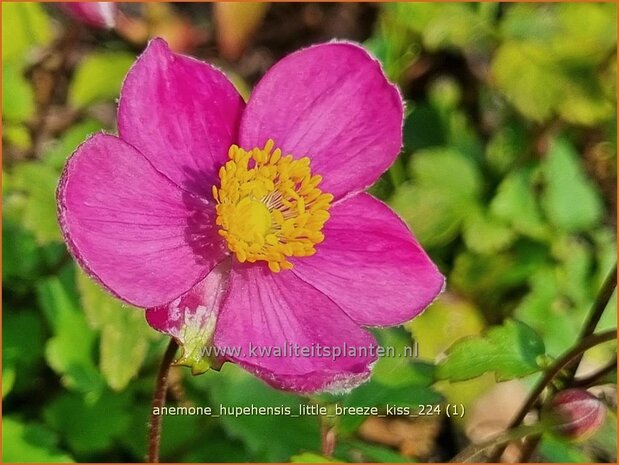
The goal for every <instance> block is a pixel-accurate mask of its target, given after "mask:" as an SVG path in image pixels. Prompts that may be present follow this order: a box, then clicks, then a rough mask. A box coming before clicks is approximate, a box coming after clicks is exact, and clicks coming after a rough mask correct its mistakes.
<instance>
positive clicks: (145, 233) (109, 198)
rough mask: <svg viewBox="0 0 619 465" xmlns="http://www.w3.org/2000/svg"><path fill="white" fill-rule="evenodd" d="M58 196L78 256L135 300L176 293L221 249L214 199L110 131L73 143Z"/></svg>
mask: <svg viewBox="0 0 619 465" xmlns="http://www.w3.org/2000/svg"><path fill="white" fill-rule="evenodd" d="M57 196H58V216H59V222H60V226H61V229H62V232H63V234H64V237H65V240H66V242H67V244H68V245H69V249H70V250H71V252H72V253H73V255H74V256H75V258H76V259H77V261H78V262H79V263H80V265H82V267H83V268H84V269H85V270H86V272H87V273H88V274H90V275H91V276H92V277H94V278H95V279H97V280H98V281H100V282H101V283H102V284H103V285H104V286H105V287H106V288H108V290H110V291H111V292H112V293H114V294H115V295H117V296H118V297H119V298H121V299H123V300H126V301H127V302H130V303H132V304H134V305H137V306H139V307H152V306H156V305H161V304H163V303H167V302H170V301H172V300H174V299H175V298H177V297H178V296H179V295H181V294H183V293H184V292H185V291H187V290H188V289H190V288H191V287H192V286H193V285H194V284H195V283H196V282H198V281H200V280H201V279H202V278H204V276H206V274H207V273H208V271H209V270H210V269H211V268H213V266H215V264H217V263H218V262H219V261H221V259H222V257H223V256H224V251H223V244H222V243H221V241H220V240H219V238H218V235H217V233H216V230H215V226H214V219H213V215H214V211H213V208H212V206H210V205H208V204H207V203H206V202H205V201H204V200H201V199H200V198H198V197H196V196H194V195H192V194H189V193H187V192H185V191H182V190H180V189H179V188H178V187H177V186H176V185H175V184H174V183H172V182H171V181H170V180H168V179H167V178H165V177H164V176H162V175H161V174H159V173H158V172H157V171H156V170H155V169H154V168H153V167H152V165H151V164H150V163H149V162H148V161H147V160H146V159H145V158H144V157H143V156H142V155H141V154H140V153H139V152H138V151H137V150H135V149H134V148H133V147H131V146H130V145H128V144H127V143H126V142H123V141H122V140H120V139H118V138H116V137H114V136H110V135H106V134H97V135H95V136H94V137H92V138H90V139H88V140H87V141H86V142H84V143H83V144H82V145H81V146H80V147H78V149H77V150H76V152H75V153H74V154H73V156H72V157H71V158H70V159H69V161H68V162H67V164H66V166H65V170H64V172H63V174H62V177H61V180H60V185H59V187H58V194H57Z"/></svg>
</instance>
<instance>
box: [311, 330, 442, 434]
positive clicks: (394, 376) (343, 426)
mask: <svg viewBox="0 0 619 465" xmlns="http://www.w3.org/2000/svg"><path fill="white" fill-rule="evenodd" d="M378 339H379V342H380V344H381V346H382V347H385V348H387V347H390V348H391V347H392V348H393V349H394V354H391V355H387V354H386V355H384V356H383V357H381V358H380V359H379V360H378V362H376V365H375V367H374V370H373V374H372V377H371V378H370V380H369V381H368V382H366V383H364V384H362V385H361V386H359V387H357V388H355V389H353V390H352V391H351V392H349V393H347V394H344V395H343V396H341V395H336V394H324V395H322V396H320V399H321V401H322V402H326V403H338V404H342V405H345V406H349V407H378V408H380V409H384V408H386V406H387V405H395V406H401V407H409V408H410V409H411V411H412V412H416V411H417V408H418V406H419V405H422V404H423V405H427V404H438V403H440V402H441V401H442V400H443V398H442V396H441V395H440V394H439V393H437V392H436V391H434V390H433V389H432V387H431V386H432V384H433V383H434V381H435V377H434V368H435V367H434V365H432V364H429V363H425V362H418V361H416V360H415V359H414V358H411V355H406V354H407V352H406V351H405V348H406V347H408V348H409V349H411V347H412V346H411V341H410V338H409V337H408V335H407V334H406V333H405V332H404V331H401V330H386V331H381V332H380V334H378ZM410 353H411V354H412V350H411V352H410ZM365 418H366V417H364V416H361V415H355V416H353V415H345V416H342V417H340V418H338V431H339V432H340V433H342V434H350V433H353V432H354V431H356V429H357V428H358V427H359V426H360V424H361V423H362V422H363V421H364V419H365Z"/></svg>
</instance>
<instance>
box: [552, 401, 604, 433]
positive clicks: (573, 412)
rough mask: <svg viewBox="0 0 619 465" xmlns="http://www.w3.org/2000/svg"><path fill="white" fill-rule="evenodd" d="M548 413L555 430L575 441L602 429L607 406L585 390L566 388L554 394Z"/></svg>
mask: <svg viewBox="0 0 619 465" xmlns="http://www.w3.org/2000/svg"><path fill="white" fill-rule="evenodd" d="M548 413H549V414H550V421H551V425H552V428H553V430H554V431H555V432H557V433H559V434H560V435H562V436H564V437H566V438H568V439H571V440H573V441H584V440H585V439H588V438H590V437H591V436H593V435H594V434H595V433H596V432H597V431H598V430H599V429H600V427H601V426H602V423H604V418H605V417H606V408H605V407H604V404H603V403H602V402H601V401H600V400H599V399H598V398H597V397H595V396H594V395H593V394H591V393H589V392H587V391H585V390H582V389H566V390H564V391H561V392H559V393H557V394H556V395H555V396H554V398H553V399H552V401H551V402H550V407H549V410H548Z"/></svg>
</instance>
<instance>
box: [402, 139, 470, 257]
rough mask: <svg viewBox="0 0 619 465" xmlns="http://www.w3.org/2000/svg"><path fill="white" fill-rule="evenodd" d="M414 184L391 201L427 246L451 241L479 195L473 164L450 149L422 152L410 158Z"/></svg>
mask: <svg viewBox="0 0 619 465" xmlns="http://www.w3.org/2000/svg"><path fill="white" fill-rule="evenodd" d="M409 170H410V172H411V176H412V178H413V181H412V182H411V183H408V184H403V185H402V186H400V187H399V188H398V190H397V191H396V192H395V194H394V196H393V197H392V199H391V200H390V204H391V206H392V207H393V208H394V209H395V210H396V211H397V212H398V213H399V214H400V215H402V217H403V218H404V219H405V220H406V221H407V223H408V224H409V225H410V226H411V228H412V229H413V232H414V233H415V235H416V237H417V239H418V240H419V241H420V242H421V244H422V245H424V246H426V247H436V246H439V245H444V244H446V243H448V242H450V241H451V240H452V239H453V238H454V237H455V236H456V235H457V234H458V232H459V230H460V226H461V224H462V222H463V220H464V219H465V218H466V217H467V215H468V214H469V212H470V210H471V208H475V207H476V202H477V198H478V196H479V194H480V192H481V176H480V174H479V172H478V169H477V167H476V165H475V163H474V162H473V161H472V160H471V159H470V158H469V157H467V156H465V155H463V154H461V153H460V152H458V151H455V150H453V149H450V148H434V149H426V150H421V151H419V152H417V153H415V154H413V155H412V157H411V162H410V166H409Z"/></svg>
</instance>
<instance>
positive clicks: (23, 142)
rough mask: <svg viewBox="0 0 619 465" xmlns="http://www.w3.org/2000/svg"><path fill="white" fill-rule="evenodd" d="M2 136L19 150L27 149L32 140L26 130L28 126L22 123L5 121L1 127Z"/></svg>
mask: <svg viewBox="0 0 619 465" xmlns="http://www.w3.org/2000/svg"><path fill="white" fill-rule="evenodd" d="M3 103H4V101H3ZM2 137H3V138H4V139H5V140H6V141H7V142H8V143H9V144H12V145H14V146H15V147H17V148H18V149H20V150H28V149H29V148H30V146H31V145H32V140H31V139H30V132H29V131H28V128H27V127H26V126H25V125H23V124H8V123H7V122H6V121H5V125H4V127H3V128H2Z"/></svg>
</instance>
